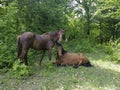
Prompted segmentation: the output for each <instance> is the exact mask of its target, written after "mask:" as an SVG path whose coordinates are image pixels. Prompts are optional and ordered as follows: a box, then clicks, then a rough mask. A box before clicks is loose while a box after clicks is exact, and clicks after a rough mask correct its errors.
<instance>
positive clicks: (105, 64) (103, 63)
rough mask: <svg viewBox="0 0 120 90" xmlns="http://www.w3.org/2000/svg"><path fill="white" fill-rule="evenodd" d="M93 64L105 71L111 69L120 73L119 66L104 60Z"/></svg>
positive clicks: (94, 61)
mask: <svg viewBox="0 0 120 90" xmlns="http://www.w3.org/2000/svg"><path fill="white" fill-rule="evenodd" d="M92 63H93V64H94V65H95V66H99V67H101V68H103V69H109V70H112V71H115V72H119V73H120V65H119V64H114V63H112V62H110V61H102V60H97V61H96V60H93V61H92Z"/></svg>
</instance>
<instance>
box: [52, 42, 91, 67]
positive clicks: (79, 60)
mask: <svg viewBox="0 0 120 90" xmlns="http://www.w3.org/2000/svg"><path fill="white" fill-rule="evenodd" d="M56 44H57V57H56V62H54V63H53V64H57V65H58V66H66V65H70V66H71V65H72V66H74V67H75V68H77V67H78V66H80V65H83V66H86V67H90V66H92V65H91V63H90V62H89V60H88V58H87V57H86V56H85V55H84V54H82V53H69V52H67V51H65V50H64V49H63V47H62V45H61V44H60V43H56Z"/></svg>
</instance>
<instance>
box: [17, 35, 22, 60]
mask: <svg viewBox="0 0 120 90" xmlns="http://www.w3.org/2000/svg"><path fill="white" fill-rule="evenodd" d="M17 39H18V47H17V50H18V51H17V53H18V58H19V57H20V54H21V52H22V44H21V41H20V36H18V37H17Z"/></svg>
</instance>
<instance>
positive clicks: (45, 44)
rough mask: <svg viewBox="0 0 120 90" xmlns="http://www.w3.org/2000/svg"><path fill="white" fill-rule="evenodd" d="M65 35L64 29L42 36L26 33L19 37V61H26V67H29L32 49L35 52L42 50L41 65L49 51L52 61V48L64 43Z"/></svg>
mask: <svg viewBox="0 0 120 90" xmlns="http://www.w3.org/2000/svg"><path fill="white" fill-rule="evenodd" d="M63 34H64V30H63V29H59V30H56V31H54V32H47V33H43V34H41V35H38V34H34V33H32V32H24V33H22V34H21V35H19V36H18V51H17V52H18V59H19V60H20V61H24V63H25V65H28V61H27V53H28V50H29V49H30V48H32V49H34V50H42V51H43V52H42V55H41V59H40V61H39V65H41V62H42V59H43V57H44V54H45V52H46V51H48V56H49V57H48V58H49V60H51V52H52V48H53V46H54V45H55V43H56V42H59V43H60V42H61V41H62V36H63Z"/></svg>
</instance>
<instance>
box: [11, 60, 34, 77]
mask: <svg viewBox="0 0 120 90" xmlns="http://www.w3.org/2000/svg"><path fill="white" fill-rule="evenodd" d="M12 72H13V76H14V77H15V78H26V77H28V76H30V75H31V74H32V73H31V68H30V67H29V66H26V65H24V64H21V63H20V62H19V61H15V62H14V64H13V67H12Z"/></svg>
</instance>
